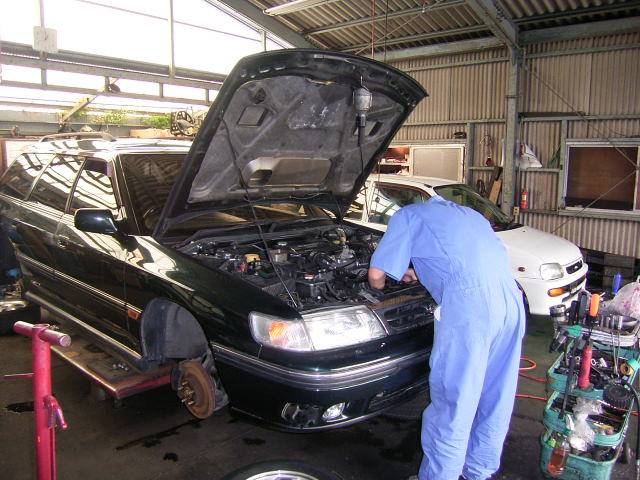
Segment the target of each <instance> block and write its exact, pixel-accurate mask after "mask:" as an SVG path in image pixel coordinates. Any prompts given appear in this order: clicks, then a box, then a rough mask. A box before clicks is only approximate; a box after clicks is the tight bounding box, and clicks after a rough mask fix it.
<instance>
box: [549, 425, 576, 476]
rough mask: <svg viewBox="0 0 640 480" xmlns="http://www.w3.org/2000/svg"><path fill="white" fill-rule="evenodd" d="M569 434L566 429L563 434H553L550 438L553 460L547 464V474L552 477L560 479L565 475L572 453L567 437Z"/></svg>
mask: <svg viewBox="0 0 640 480" xmlns="http://www.w3.org/2000/svg"><path fill="white" fill-rule="evenodd" d="M568 435H569V432H567V430H566V429H565V431H564V432H563V433H560V432H553V433H552V434H551V437H550V438H549V445H550V446H552V447H553V450H552V451H551V458H549V463H548V464H547V473H548V474H549V475H550V476H551V477H555V478H557V477H560V476H561V475H562V474H563V473H564V469H565V467H566V466H567V460H568V459H569V453H570V452H571V446H570V445H569V440H568V438H567V436H568Z"/></svg>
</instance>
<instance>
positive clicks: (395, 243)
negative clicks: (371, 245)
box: [369, 209, 415, 289]
mask: <svg viewBox="0 0 640 480" xmlns="http://www.w3.org/2000/svg"><path fill="white" fill-rule="evenodd" d="M412 244H413V235H412V232H411V228H410V226H409V223H408V222H407V219H406V218H405V211H403V209H400V210H399V211H397V212H396V213H395V214H394V215H393V216H392V217H391V220H390V221H389V225H388V226H387V232H386V233H385V234H384V236H383V237H382V239H381V240H380V243H379V244H378V248H376V251H375V252H374V253H373V255H372V257H371V263H370V265H369V285H371V287H372V288H376V289H382V288H384V284H385V275H389V276H390V277H391V278H393V279H394V280H397V281H407V280H409V281H411V280H410V279H412V278H415V272H413V269H411V272H409V271H408V269H409V264H410V263H411V251H412Z"/></svg>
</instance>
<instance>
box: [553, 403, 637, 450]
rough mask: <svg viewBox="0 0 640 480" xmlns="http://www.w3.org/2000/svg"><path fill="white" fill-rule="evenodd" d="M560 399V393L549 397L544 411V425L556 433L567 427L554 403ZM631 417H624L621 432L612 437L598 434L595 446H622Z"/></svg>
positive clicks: (627, 415) (626, 415)
mask: <svg viewBox="0 0 640 480" xmlns="http://www.w3.org/2000/svg"><path fill="white" fill-rule="evenodd" d="M558 398H563V396H562V395H560V394H559V393H558V392H554V393H553V394H552V395H551V397H549V400H548V401H547V405H546V407H545V409H544V417H543V420H542V422H543V423H544V426H545V427H547V428H549V429H552V430H555V431H556V432H562V431H563V430H564V429H565V427H566V421H565V420H564V418H563V419H561V418H560V410H559V409H557V408H556V407H554V406H553V403H554V402H555V401H556V399H558ZM629 416H630V415H629V414H625V415H623V420H622V425H621V427H620V430H619V431H617V432H615V433H614V434H612V435H604V434H601V433H599V432H596V435H595V438H594V444H595V445H598V446H601V447H617V446H618V445H620V443H621V442H622V441H623V440H624V436H625V434H626V432H627V427H628V425H629ZM589 423H591V422H589Z"/></svg>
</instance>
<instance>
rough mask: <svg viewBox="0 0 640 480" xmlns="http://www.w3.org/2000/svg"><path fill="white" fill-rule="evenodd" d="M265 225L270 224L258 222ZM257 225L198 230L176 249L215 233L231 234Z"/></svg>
mask: <svg viewBox="0 0 640 480" xmlns="http://www.w3.org/2000/svg"><path fill="white" fill-rule="evenodd" d="M266 223H270V222H268V221H267V222H260V225H264V224H266ZM256 225H257V224H256V222H246V223H241V224H239V225H233V224H231V225H221V226H219V227H217V228H207V229H205V230H198V231H197V232H195V233H194V234H193V235H190V236H188V237H187V238H185V239H184V240H183V241H182V242H180V244H179V245H177V247H182V246H184V245H187V244H188V243H191V242H195V241H196V240H200V239H201V238H205V237H209V236H211V235H214V234H216V233H220V232H231V231H234V230H243V229H245V228H251V227H255V226H256Z"/></svg>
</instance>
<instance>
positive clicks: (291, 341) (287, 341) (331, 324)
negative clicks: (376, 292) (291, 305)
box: [249, 307, 386, 351]
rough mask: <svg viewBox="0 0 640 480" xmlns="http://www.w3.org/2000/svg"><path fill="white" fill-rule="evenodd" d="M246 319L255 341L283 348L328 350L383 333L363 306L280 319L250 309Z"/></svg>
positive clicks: (373, 337)
mask: <svg viewBox="0 0 640 480" xmlns="http://www.w3.org/2000/svg"><path fill="white" fill-rule="evenodd" d="M249 320H250V323H251V332H252V334H253V338H254V339H255V340H256V341H257V342H258V343H260V344H262V345H267V346H270V347H274V348H281V349H284V350H294V351H311V350H329V349H331V348H338V347H345V346H348V345H356V344H358V343H364V342H368V341H370V340H375V339H376V338H381V337H384V336H385V335H386V332H385V330H384V328H383V327H382V324H381V323H380V320H378V318H377V317H376V316H375V315H374V314H373V312H371V310H369V309H368V308H366V307H347V308H340V309H333V310H323V311H319V312H312V313H308V314H304V315H303V316H302V320H282V319H279V318H276V317H272V316H269V315H264V314H261V313H257V312H252V313H251V314H250V315H249Z"/></svg>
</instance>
